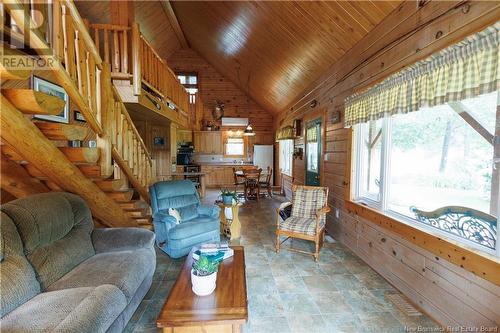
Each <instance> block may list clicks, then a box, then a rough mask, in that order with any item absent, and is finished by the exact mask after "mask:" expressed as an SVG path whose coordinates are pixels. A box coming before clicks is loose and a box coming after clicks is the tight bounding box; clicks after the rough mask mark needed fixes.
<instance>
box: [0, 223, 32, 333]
mask: <svg viewBox="0 0 500 333" xmlns="http://www.w3.org/2000/svg"><path fill="white" fill-rule="evenodd" d="M0 232H1V237H0V249H1V263H0V281H1V283H0V287H1V288H0V293H1V295H2V297H0V305H1V306H0V315H1V317H3V316H5V315H6V314H7V313H9V312H11V311H12V310H14V309H15V308H17V307H18V306H20V305H21V304H23V303H24V302H26V301H27V300H29V299H31V298H32V297H34V296H36V295H37V294H38V293H39V292H40V283H39V282H38V281H37V279H36V276H35V271H34V270H33V267H32V266H31V264H30V263H29V262H28V259H26V257H25V256H24V253H23V243H22V242H21V237H19V234H18V233H17V229H16V226H15V225H14V223H13V222H12V220H11V219H10V218H9V217H8V216H7V215H5V214H4V213H1V218H0ZM2 328H3V327H2Z"/></svg>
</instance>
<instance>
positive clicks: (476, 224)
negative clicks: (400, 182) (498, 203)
mask: <svg viewBox="0 0 500 333" xmlns="http://www.w3.org/2000/svg"><path fill="white" fill-rule="evenodd" d="M410 210H411V211H412V212H413V213H414V214H415V216H416V219H417V220H418V221H419V222H422V223H424V224H427V225H429V226H432V227H434V228H436V229H439V230H444V231H446V232H448V233H450V234H452V235H455V236H458V237H461V238H464V239H467V240H469V241H472V242H474V243H476V244H480V245H482V246H485V247H487V248H489V249H493V250H494V249H495V244H496V235H497V218H496V217H495V216H493V215H489V214H486V213H484V212H481V211H479V210H475V209H472V208H467V207H460V206H446V207H441V208H438V209H436V210H434V211H431V212H426V211H423V210H419V209H417V208H416V207H411V208H410Z"/></svg>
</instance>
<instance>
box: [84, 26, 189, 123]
mask: <svg viewBox="0 0 500 333" xmlns="http://www.w3.org/2000/svg"><path fill="white" fill-rule="evenodd" d="M89 29H90V30H91V31H92V35H93V38H94V42H95V45H96V48H97V52H98V53H99V54H100V55H101V57H103V58H104V61H105V62H110V63H111V65H112V66H111V77H112V78H113V79H120V80H131V81H132V86H133V92H134V94H135V95H140V94H141V90H142V84H145V85H146V86H147V87H148V88H149V89H151V90H153V91H154V92H155V93H156V94H158V95H159V96H160V97H161V98H162V99H165V100H166V101H168V102H169V103H172V104H174V105H175V107H176V109H177V110H178V111H179V112H183V113H185V114H186V115H187V114H188V112H189V107H190V106H189V104H190V103H189V94H188V92H187V91H186V89H185V88H184V86H183V85H182V84H180V82H179V80H178V79H177V77H176V75H175V74H174V73H173V72H172V70H171V69H170V68H169V67H168V65H167V63H166V62H165V60H163V59H162V58H161V57H160V56H159V55H158V54H157V53H156V51H155V50H154V49H153V47H152V46H151V45H150V44H149V42H148V41H147V40H146V38H145V37H144V36H143V35H142V34H141V32H140V29H139V25H138V24H137V23H134V24H133V25H132V26H131V27H128V26H118V25H112V24H89Z"/></svg>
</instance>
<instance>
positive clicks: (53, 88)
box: [33, 76, 69, 124]
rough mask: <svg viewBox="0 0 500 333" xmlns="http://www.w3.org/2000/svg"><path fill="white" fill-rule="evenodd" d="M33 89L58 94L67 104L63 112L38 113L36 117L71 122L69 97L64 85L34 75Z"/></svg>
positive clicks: (58, 121)
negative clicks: (51, 113) (54, 113)
mask: <svg viewBox="0 0 500 333" xmlns="http://www.w3.org/2000/svg"><path fill="white" fill-rule="evenodd" d="M33 89H34V90H35V91H40V92H43V93H45V94H47V95H51V96H56V97H59V98H60V99H62V100H63V101H64V102H65V103H66V104H65V105H64V109H63V110H62V112H61V113H60V114H58V115H55V116H52V115H50V116H47V115H36V116H35V118H37V119H43V120H50V121H54V122H57V123H66V124H67V123H69V97H68V94H67V93H66V91H65V90H64V89H63V87H61V86H58V85H57V84H54V83H52V82H49V81H46V80H44V79H41V78H39V77H36V76H33Z"/></svg>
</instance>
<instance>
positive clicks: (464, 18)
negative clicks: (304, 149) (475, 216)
mask: <svg viewBox="0 0 500 333" xmlns="http://www.w3.org/2000/svg"><path fill="white" fill-rule="evenodd" d="M421 3H424V5H423V6H422V7H419V5H418V4H421ZM499 7H500V5H499V3H498V2H496V3H494V2H467V1H466V2H459V1H448V2H444V1H429V2H418V3H417V2H415V1H407V2H404V3H403V4H402V5H401V6H400V7H399V8H398V9H397V10H396V11H394V12H393V13H392V14H391V15H389V16H388V17H387V18H386V19H384V20H383V21H382V22H381V23H380V24H379V25H378V26H377V27H376V28H375V29H374V30H373V31H371V32H370V33H369V34H368V35H367V36H366V37H365V38H363V39H362V40H361V41H360V42H359V43H358V44H357V45H356V46H354V47H353V48H352V49H351V50H350V51H349V52H348V53H347V54H346V55H345V56H344V57H342V58H341V59H340V60H339V61H338V62H336V63H335V64H333V65H332V67H331V68H330V69H329V70H328V71H327V72H325V73H324V74H323V75H322V76H321V77H320V78H318V79H317V80H316V82H315V83H314V84H312V85H311V86H310V87H309V88H308V89H307V90H306V91H304V93H303V94H302V95H301V96H300V97H299V98H297V99H296V100H295V101H294V102H293V103H292V104H291V105H289V106H288V107H287V108H286V109H285V110H283V111H282V112H281V113H280V115H279V116H278V117H277V119H276V126H277V127H281V126H284V125H289V124H291V123H292V121H293V119H301V118H303V117H304V116H305V115H307V114H308V113H310V112H313V111H315V110H316V109H318V108H322V107H326V108H327V109H328V116H327V118H328V119H331V114H332V113H333V112H337V111H340V112H341V118H342V119H341V122H340V123H336V124H333V123H332V122H331V121H330V120H329V121H328V125H327V128H326V130H327V132H326V140H325V141H326V142H325V153H324V165H325V167H324V169H323V184H324V185H326V186H328V187H329V188H330V194H331V195H330V198H329V204H330V205H331V206H332V207H333V208H334V209H332V213H331V214H330V215H329V216H328V219H327V230H328V232H329V233H330V234H332V235H333V236H334V237H335V238H336V239H337V240H339V241H340V242H342V243H343V244H345V245H346V246H348V247H349V248H350V249H351V250H353V251H354V252H355V253H356V254H358V255H359V256H360V257H361V258H362V259H364V260H365V261H366V262H367V263H368V264H369V265H370V266H372V268H374V269H375V270H376V271H377V272H379V273H380V274H381V275H382V276H384V277H385V278H386V279H387V280H389V281H390V282H391V283H392V284H393V285H394V286H395V287H397V288H398V289H399V290H401V291H402V292H403V293H405V294H406V295H407V296H408V297H409V298H410V299H411V300H412V301H413V302H414V303H415V304H417V305H418V306H419V307H420V308H422V309H423V310H424V311H426V312H427V313H428V314H429V315H430V316H431V317H433V318H434V319H436V320H437V321H438V322H439V323H441V324H442V325H444V326H448V325H450V326H457V325H463V326H474V327H479V326H481V325H484V326H491V325H494V324H498V323H499V322H500V287H499V286H497V285H495V284H493V283H491V282H489V281H487V280H485V279H482V278H480V277H478V276H477V275H475V274H473V273H471V272H470V271H467V270H465V269H463V268H461V267H459V266H457V265H454V264H452V263H450V262H449V261H447V260H446V259H445V258H447V256H446V254H443V255H442V256H436V255H434V254H432V253H430V252H428V251H426V250H424V249H422V248H421V247H419V246H417V245H415V244H413V243H410V242H408V241H406V240H404V239H402V238H401V237H400V236H398V235H397V234H395V233H392V232H391V231H388V230H387V229H382V228H380V227H379V226H377V225H376V224H375V223H374V222H373V221H370V220H367V219H364V218H362V217H361V216H358V215H356V214H354V213H350V212H349V211H348V209H347V208H346V205H345V202H346V201H345V194H346V191H348V189H349V186H350V184H349V183H350V179H348V177H347V176H346V175H348V174H349V172H346V170H348V169H350V168H351V166H350V158H349V154H350V148H349V144H348V142H349V141H348V137H349V135H350V130H349V129H345V128H344V127H343V114H342V113H343V101H344V99H345V97H347V96H349V95H350V94H352V93H353V92H356V91H359V90H361V89H363V88H366V87H368V86H370V85H373V84H374V83H376V82H379V81H380V80H382V79H383V78H385V77H387V76H388V75H390V74H392V73H394V72H396V71H398V70H400V69H402V68H405V67H406V66H408V65H411V64H413V63H414V62H416V61H418V60H420V59H423V58H425V57H427V56H429V55H430V54H432V53H434V52H436V51H438V50H440V49H442V48H444V47H446V46H448V45H450V44H453V43H455V42H458V41H460V40H461V39H463V38H464V37H466V36H468V35H470V34H473V33H475V32H477V31H479V30H481V29H483V28H485V27H487V26H489V25H491V24H493V23H495V21H496V20H497V19H498V17H500V9H499ZM312 100H317V102H318V106H316V107H315V108H314V109H311V108H310V107H309V103H310V102H311V101H312ZM295 144H296V146H297V145H301V144H302V142H301V141H300V140H296V142H295ZM293 174H294V182H295V183H299V184H300V183H303V182H304V163H303V160H297V159H296V160H295V161H294V170H293ZM335 210H339V213H340V218H338V219H337V218H335ZM491 265H496V267H497V268H498V267H500V265H499V264H498V263H496V262H492V263H491ZM494 270H495V269H494ZM497 271H499V274H500V269H497Z"/></svg>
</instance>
